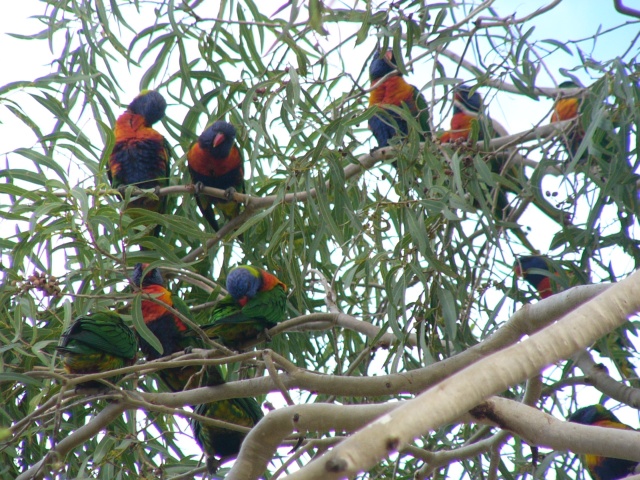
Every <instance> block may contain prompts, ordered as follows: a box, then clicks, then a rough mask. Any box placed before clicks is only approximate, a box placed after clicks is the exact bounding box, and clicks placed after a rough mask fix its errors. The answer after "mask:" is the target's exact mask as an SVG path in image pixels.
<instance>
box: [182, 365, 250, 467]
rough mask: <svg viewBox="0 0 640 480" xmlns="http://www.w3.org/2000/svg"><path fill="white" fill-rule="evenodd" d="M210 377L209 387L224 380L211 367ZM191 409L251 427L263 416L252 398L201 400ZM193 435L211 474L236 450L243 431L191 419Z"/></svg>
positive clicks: (236, 451)
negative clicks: (203, 454) (202, 401)
mask: <svg viewBox="0 0 640 480" xmlns="http://www.w3.org/2000/svg"><path fill="white" fill-rule="evenodd" d="M215 372H216V373H215V374H213V375H211V376H210V382H209V384H208V385H209V386H215V385H221V384H223V383H225V381H224V379H223V378H222V374H221V373H220V371H219V370H218V368H215ZM194 412H195V413H197V414H199V415H203V416H205V417H209V418H213V419H216V420H222V421H225V422H229V423H233V424H236V425H240V426H242V427H248V428H252V427H253V426H254V425H255V424H256V423H258V422H259V421H260V419H261V418H262V417H263V413H262V410H261V409H260V405H259V404H258V402H257V401H256V400H255V399H253V398H248V397H247V398H232V399H228V400H220V401H217V402H211V403H203V404H201V405H197V406H196V407H195V408H194ZM190 423H191V428H192V430H193V435H194V437H195V439H196V441H197V442H198V445H200V447H201V448H202V450H203V452H204V453H205V454H206V456H207V469H208V471H209V473H211V474H213V473H215V471H216V470H217V469H218V467H219V466H220V463H221V460H220V459H223V458H227V457H231V456H236V455H237V454H238V452H239V451H240V446H241V445H242V441H243V440H244V437H245V436H246V435H245V434H244V433H241V432H238V431H235V430H228V429H226V428H219V427H211V426H206V425H202V424H201V423H200V422H198V421H197V420H194V419H191V421H190Z"/></svg>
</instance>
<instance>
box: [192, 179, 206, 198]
mask: <svg viewBox="0 0 640 480" xmlns="http://www.w3.org/2000/svg"><path fill="white" fill-rule="evenodd" d="M203 188H204V183H202V182H196V183H194V184H193V193H195V194H196V195H198V194H199V193H201V192H202V189H203Z"/></svg>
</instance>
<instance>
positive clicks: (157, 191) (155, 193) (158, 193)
mask: <svg viewBox="0 0 640 480" xmlns="http://www.w3.org/2000/svg"><path fill="white" fill-rule="evenodd" d="M161 189H162V187H161V186H160V185H156V186H155V187H153V194H154V195H155V196H156V197H159V196H160V190H161Z"/></svg>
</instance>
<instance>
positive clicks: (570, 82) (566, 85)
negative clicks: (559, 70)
mask: <svg viewBox="0 0 640 480" xmlns="http://www.w3.org/2000/svg"><path fill="white" fill-rule="evenodd" d="M558 87H559V88H580V85H578V84H577V83H576V82H574V81H573V80H566V81H564V82H562V83H561V84H560V85H558Z"/></svg>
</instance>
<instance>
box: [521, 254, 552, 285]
mask: <svg viewBox="0 0 640 480" xmlns="http://www.w3.org/2000/svg"><path fill="white" fill-rule="evenodd" d="M531 269H538V270H546V271H549V266H548V265H547V262H546V261H545V259H544V257H540V256H537V255H525V256H522V257H518V258H517V260H516V266H515V267H514V271H515V274H516V275H517V276H518V277H521V278H524V279H525V280H526V281H527V282H529V283H530V284H531V285H532V286H534V287H536V286H537V285H538V284H539V283H540V282H541V281H542V280H544V279H545V278H547V277H546V276H545V275H542V274H540V273H529V270H531Z"/></svg>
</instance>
